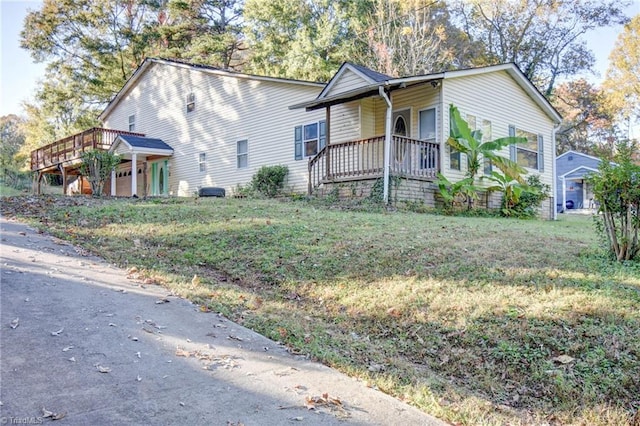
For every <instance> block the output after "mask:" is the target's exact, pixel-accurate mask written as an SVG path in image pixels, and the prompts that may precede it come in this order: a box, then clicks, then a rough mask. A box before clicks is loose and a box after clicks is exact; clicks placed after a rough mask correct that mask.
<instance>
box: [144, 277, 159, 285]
mask: <svg viewBox="0 0 640 426" xmlns="http://www.w3.org/2000/svg"><path fill="white" fill-rule="evenodd" d="M155 283H156V282H155V281H154V280H153V278H145V279H144V281H142V284H155Z"/></svg>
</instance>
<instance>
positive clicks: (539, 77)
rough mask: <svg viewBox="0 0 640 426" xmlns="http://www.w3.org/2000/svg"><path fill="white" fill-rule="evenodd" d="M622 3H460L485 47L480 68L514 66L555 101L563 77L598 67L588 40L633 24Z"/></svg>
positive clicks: (463, 19)
mask: <svg viewBox="0 0 640 426" xmlns="http://www.w3.org/2000/svg"><path fill="white" fill-rule="evenodd" d="M628 5H629V2H628V1H621V0H459V1H458V3H457V6H456V8H455V10H456V12H457V17H458V19H459V21H460V24H461V25H462V27H463V28H464V31H465V32H466V33H467V34H468V36H469V38H470V40H471V41H478V42H480V43H482V44H483V45H484V47H485V49H486V55H485V56H479V57H478V62H477V64H478V65H484V64H493V63H500V62H514V63H516V64H517V65H518V66H519V67H520V69H522V71H523V72H524V73H525V74H526V76H527V77H528V78H529V79H530V80H532V81H533V82H534V84H536V86H537V87H538V88H539V89H540V90H541V91H542V92H543V93H544V94H545V95H546V96H547V97H549V96H550V95H551V94H552V93H553V89H554V87H555V84H556V81H557V80H558V78H560V77H570V76H573V75H576V74H578V73H580V72H582V71H588V70H590V69H591V68H592V67H593V64H594V61H595V58H594V56H593V52H592V51H591V50H590V49H589V48H588V47H587V45H586V43H585V41H584V39H583V36H584V34H585V33H586V32H587V31H590V30H592V29H594V28H601V27H607V26H610V25H615V24H622V23H625V22H627V20H628V18H627V17H626V16H625V14H624V8H625V7H626V6H628Z"/></svg>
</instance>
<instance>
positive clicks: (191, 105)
mask: <svg viewBox="0 0 640 426" xmlns="http://www.w3.org/2000/svg"><path fill="white" fill-rule="evenodd" d="M195 109H196V95H195V93H193V92H191V93H189V94H188V95H187V113H189V112H193V111H195Z"/></svg>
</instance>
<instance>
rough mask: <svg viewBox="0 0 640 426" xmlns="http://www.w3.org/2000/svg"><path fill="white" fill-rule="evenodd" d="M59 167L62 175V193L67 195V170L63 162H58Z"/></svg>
mask: <svg viewBox="0 0 640 426" xmlns="http://www.w3.org/2000/svg"><path fill="white" fill-rule="evenodd" d="M58 169H59V170H60V174H61V175H62V195H67V185H68V184H69V182H68V179H67V171H66V169H65V168H64V165H63V164H62V163H60V164H58Z"/></svg>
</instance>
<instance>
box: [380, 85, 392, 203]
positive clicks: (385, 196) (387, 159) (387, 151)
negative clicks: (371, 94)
mask: <svg viewBox="0 0 640 426" xmlns="http://www.w3.org/2000/svg"><path fill="white" fill-rule="evenodd" d="M378 93H379V94H380V97H381V98H382V99H384V101H385V102H386V103H387V117H386V124H385V132H384V139H385V144H384V169H383V170H384V173H383V177H382V179H383V183H382V185H383V191H382V200H383V202H384V204H385V205H387V204H388V203H389V164H390V163H391V119H392V111H391V108H392V104H391V99H389V96H388V95H387V92H385V90H384V87H382V86H379V87H378Z"/></svg>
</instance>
